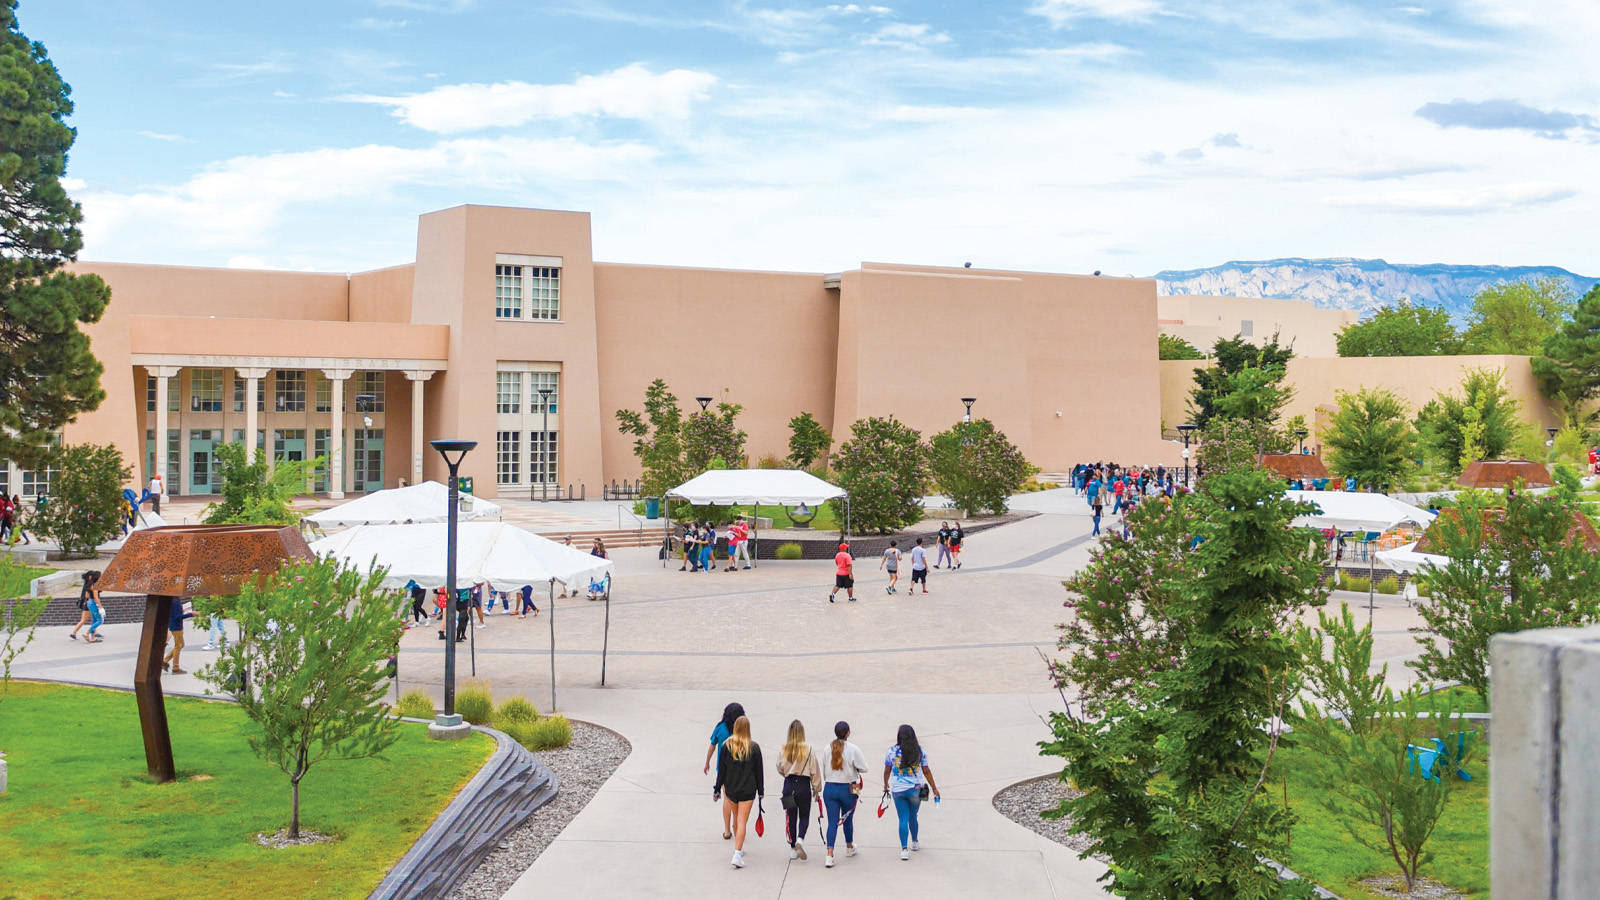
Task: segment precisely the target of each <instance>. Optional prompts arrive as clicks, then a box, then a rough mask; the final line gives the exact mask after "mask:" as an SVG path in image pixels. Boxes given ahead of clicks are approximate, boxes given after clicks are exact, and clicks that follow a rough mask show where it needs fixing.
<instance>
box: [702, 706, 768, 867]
mask: <svg viewBox="0 0 1600 900" xmlns="http://www.w3.org/2000/svg"><path fill="white" fill-rule="evenodd" d="M764 768H765V767H764V766H762V764H761V745H760V744H757V743H756V742H755V741H752V740H751V739H750V720H749V719H747V718H745V717H744V716H740V717H739V718H737V719H735V720H734V721H733V734H731V735H729V736H728V739H727V740H725V741H723V742H722V747H721V748H720V749H719V750H717V783H716V785H714V786H713V787H712V789H711V796H712V797H713V798H715V797H718V796H721V798H722V808H723V810H724V811H725V812H724V815H725V816H729V817H731V818H732V819H733V860H732V863H733V867H734V868H735V869H742V868H744V832H745V826H746V825H747V824H748V823H749V821H750V810H751V808H753V807H754V806H755V804H756V801H757V800H758V799H760V798H762V797H765V796H766V793H767V790H766V781H765V775H766V773H765V771H764Z"/></svg>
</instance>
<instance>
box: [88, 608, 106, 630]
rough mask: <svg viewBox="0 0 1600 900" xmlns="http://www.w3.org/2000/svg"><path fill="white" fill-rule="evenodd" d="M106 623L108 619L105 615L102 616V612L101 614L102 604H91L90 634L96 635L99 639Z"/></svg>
mask: <svg viewBox="0 0 1600 900" xmlns="http://www.w3.org/2000/svg"><path fill="white" fill-rule="evenodd" d="M105 621H106V617H105V616H104V615H103V614H101V612H100V604H98V603H94V602H90V604H89V633H90V634H93V635H95V636H96V637H99V634H98V632H99V631H100V626H101V625H104V624H105Z"/></svg>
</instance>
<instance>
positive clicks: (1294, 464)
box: [1257, 453, 1328, 478]
mask: <svg viewBox="0 0 1600 900" xmlns="http://www.w3.org/2000/svg"><path fill="white" fill-rule="evenodd" d="M1257 461H1258V462H1260V463H1261V468H1263V469H1270V470H1272V471H1274V472H1277V473H1278V474H1279V475H1282V476H1283V477H1285V478H1327V477H1328V467H1327V466H1324V465H1323V464H1322V457H1320V456H1312V455H1311V454H1309V453H1266V454H1263V455H1262V456H1261V457H1260V458H1259V459H1258V460H1257Z"/></svg>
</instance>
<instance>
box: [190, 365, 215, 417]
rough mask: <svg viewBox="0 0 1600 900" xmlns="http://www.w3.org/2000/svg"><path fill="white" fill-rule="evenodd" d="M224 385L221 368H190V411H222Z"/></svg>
mask: <svg viewBox="0 0 1600 900" xmlns="http://www.w3.org/2000/svg"><path fill="white" fill-rule="evenodd" d="M222 385H223V380H222V370H221V369H190V370H189V410H190V412H222V404H223V399H222V391H223V387H222Z"/></svg>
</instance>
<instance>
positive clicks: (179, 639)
mask: <svg viewBox="0 0 1600 900" xmlns="http://www.w3.org/2000/svg"><path fill="white" fill-rule="evenodd" d="M192 618H194V613H192V612H184V611H183V601H182V600H180V599H178V598H177V597H174V598H172V615H171V616H170V617H169V618H168V619H167V630H168V631H170V632H172V649H171V650H168V651H167V655H166V656H164V657H162V658H161V670H162V671H163V672H165V671H166V670H167V667H168V666H171V667H172V674H174V675H182V674H184V671H183V669H182V668H180V667H179V666H178V654H180V653H182V652H183V620H184V619H192Z"/></svg>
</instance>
